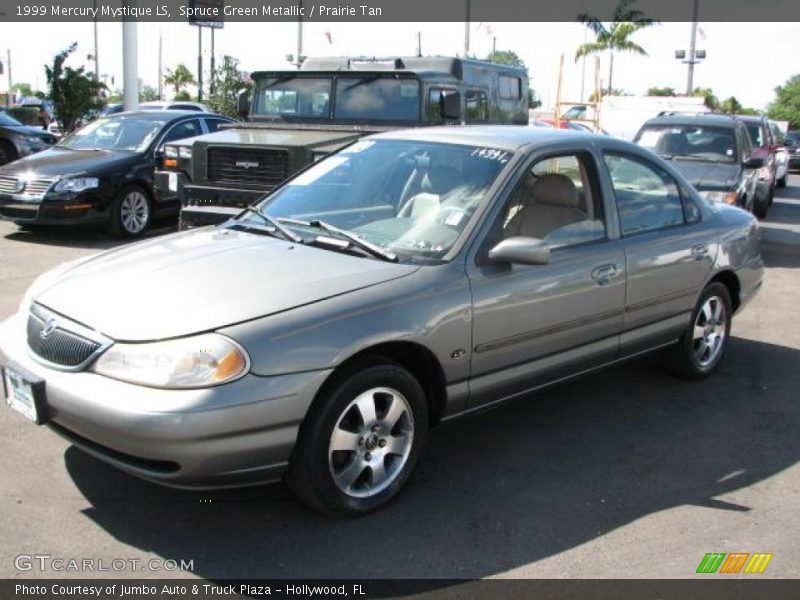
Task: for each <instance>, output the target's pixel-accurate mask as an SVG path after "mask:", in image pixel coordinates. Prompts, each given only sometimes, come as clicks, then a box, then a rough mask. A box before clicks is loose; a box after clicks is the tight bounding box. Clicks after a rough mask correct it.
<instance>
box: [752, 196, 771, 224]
mask: <svg viewBox="0 0 800 600" xmlns="http://www.w3.org/2000/svg"><path fill="white" fill-rule="evenodd" d="M769 196H772V192H770V194H769ZM769 196H768V197H767V198H763V199H761V198H756V199H755V200H754V201H753V214H754V215H755V216H756V218H757V219H766V218H767V212H768V211H769V205H770V204H771V203H772V202H771V200H770V197H769Z"/></svg>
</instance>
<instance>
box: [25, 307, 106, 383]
mask: <svg viewBox="0 0 800 600" xmlns="http://www.w3.org/2000/svg"><path fill="white" fill-rule="evenodd" d="M74 329H78V330H81V332H80V333H78V332H76V331H72V330H74ZM84 333H88V330H86V329H85V328H83V327H82V326H80V325H78V324H73V323H70V322H69V321H68V320H66V319H64V318H62V317H59V316H57V315H55V314H53V313H50V312H49V311H47V310H45V309H43V308H42V307H40V306H37V305H35V304H34V305H33V306H31V311H30V313H29V315H28V347H29V348H30V349H31V352H33V354H34V355H36V356H37V357H38V358H40V359H42V360H44V361H47V362H48V363H50V364H52V365H53V366H57V367H62V368H64V369H78V368H80V367H82V366H83V365H85V364H86V363H87V362H88V361H89V360H90V359H91V358H92V357H93V356H94V355H95V354H97V353H98V352H99V351H101V350H102V349H104V348H106V347H108V345H109V344H110V340H107V339H106V338H103V337H102V336H100V335H99V334H97V336H96V337H98V339H91V338H89V337H88V336H86V335H83V334H84Z"/></svg>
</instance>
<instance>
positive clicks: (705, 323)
mask: <svg viewBox="0 0 800 600" xmlns="http://www.w3.org/2000/svg"><path fill="white" fill-rule="evenodd" d="M731 314H732V310H731V296H730V293H729V292H728V288H727V287H725V286H724V285H723V284H721V283H719V282H714V283H711V284H709V285H708V286H707V287H706V289H705V290H703V293H702V294H701V295H700V298H699V299H698V301H697V304H696V305H695V307H694V310H693V311H692V318H691V321H690V322H689V325H688V326H687V328H686V331H685V332H684V334H683V336H682V337H681V339H680V341H679V342H678V343H677V344H676V345H675V346H673V347H672V348H670V349H669V351H668V355H667V358H668V360H669V367H670V370H671V371H672V372H673V373H675V374H676V375H678V376H679V377H682V378H684V379H704V378H706V377H708V376H709V375H711V373H712V372H713V371H714V369H716V367H717V365H719V363H720V361H721V360H722V357H723V356H724V355H725V350H726V349H727V348H728V339H729V338H730V332H731Z"/></svg>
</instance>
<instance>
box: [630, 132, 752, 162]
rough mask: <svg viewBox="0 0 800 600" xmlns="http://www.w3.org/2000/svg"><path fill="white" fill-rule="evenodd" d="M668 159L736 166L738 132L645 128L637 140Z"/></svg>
mask: <svg viewBox="0 0 800 600" xmlns="http://www.w3.org/2000/svg"><path fill="white" fill-rule="evenodd" d="M634 141H635V142H636V143H637V144H639V145H640V146H643V147H644V148H648V149H650V150H652V151H653V152H655V153H656V154H659V155H661V156H662V157H664V158H683V159H688V160H705V161H710V162H734V161H735V160H736V138H735V137H734V130H733V129H728V128H725V127H705V126H699V125H660V126H659V125H653V126H648V127H645V128H644V129H643V130H642V131H640V132H639V134H638V135H637V136H636V139H635V140H634Z"/></svg>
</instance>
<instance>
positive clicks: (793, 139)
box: [784, 130, 800, 171]
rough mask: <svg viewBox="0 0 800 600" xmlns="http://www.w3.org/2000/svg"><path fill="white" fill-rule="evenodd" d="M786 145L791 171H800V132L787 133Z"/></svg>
mask: <svg viewBox="0 0 800 600" xmlns="http://www.w3.org/2000/svg"><path fill="white" fill-rule="evenodd" d="M784 144H786V149H787V150H788V151H789V170H790V171H795V170H797V169H800V130H794V131H790V132H789V133H787V134H786V140H785V141H784Z"/></svg>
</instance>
